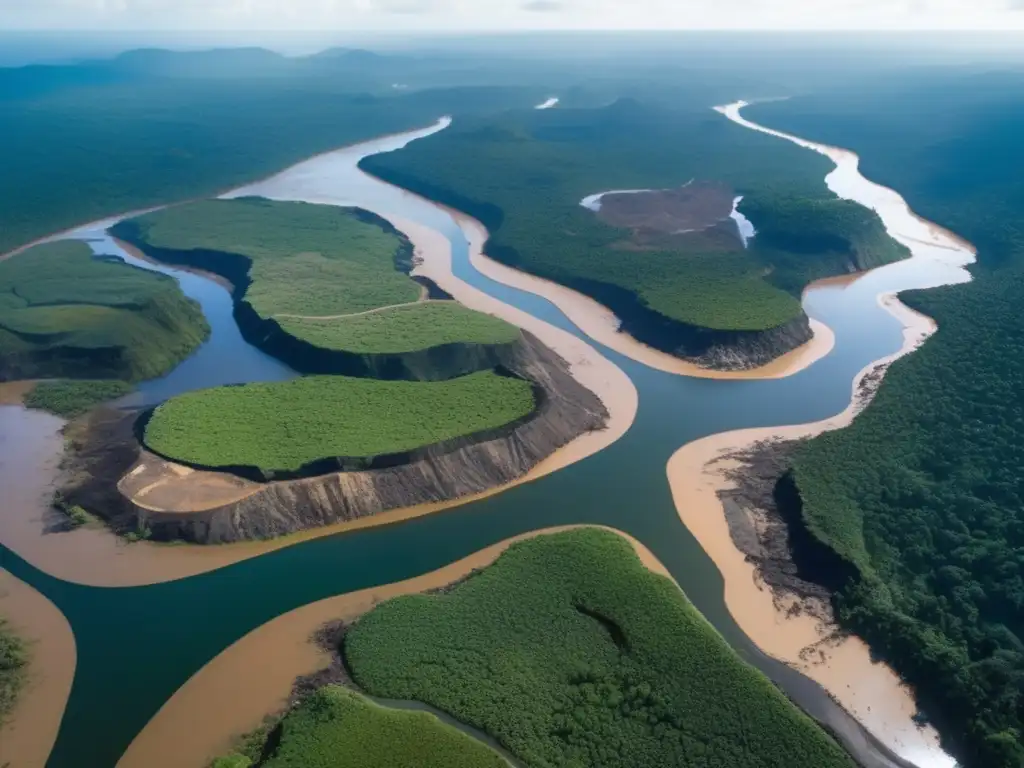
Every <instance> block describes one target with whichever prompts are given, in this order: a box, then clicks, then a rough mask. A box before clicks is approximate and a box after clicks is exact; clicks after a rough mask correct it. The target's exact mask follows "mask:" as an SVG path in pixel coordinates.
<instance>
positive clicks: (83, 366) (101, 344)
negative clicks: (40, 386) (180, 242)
mask: <svg viewBox="0 0 1024 768" xmlns="http://www.w3.org/2000/svg"><path fill="white" fill-rule="evenodd" d="M208 334H209V326H208V325H207V323H206V319H205V318H204V317H203V313H202V311H201V310H200V308H199V306H198V305H197V304H196V303H195V302H194V301H191V300H190V299H187V298H185V296H184V295H183V294H182V293H181V289H180V288H179V287H178V283H177V282H176V281H175V280H174V279H173V278H171V277H168V276H166V275H160V274H157V273H155V272H150V271H148V270H145V269H140V268H138V267H133V266H130V265H127V264H125V263H124V262H122V261H121V260H120V259H117V258H112V257H107V258H105V257H96V256H93V254H92V251H91V250H90V248H89V246H88V245H86V244H85V243H83V242H79V241H65V242H56V243H48V244H45V245H38V246H35V247H33V248H30V249H29V250H27V251H25V252H23V253H20V254H18V255H17V256H14V257H12V258H9V259H6V260H4V261H0V381H9V380H14V379H32V378H60V377H65V378H86V379H97V378H119V379H126V380H131V381H138V380H141V379H147V378H152V377H155V376H159V375H161V374H163V373H165V372H167V371H168V370H170V369H171V368H173V367H174V366H175V365H177V364H178V363H179V362H180V361H181V360H183V359H184V358H186V357H187V356H188V355H189V354H191V352H192V351H193V350H194V349H195V348H196V347H197V346H198V345H199V344H200V343H201V342H202V341H203V340H204V339H205V338H206V336H207V335H208Z"/></svg>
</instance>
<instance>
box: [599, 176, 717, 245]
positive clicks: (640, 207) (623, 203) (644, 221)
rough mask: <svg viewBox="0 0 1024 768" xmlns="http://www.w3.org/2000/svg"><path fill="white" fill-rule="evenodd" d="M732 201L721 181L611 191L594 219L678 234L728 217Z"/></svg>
mask: <svg viewBox="0 0 1024 768" xmlns="http://www.w3.org/2000/svg"><path fill="white" fill-rule="evenodd" d="M735 198H736V195H735V194H734V193H733V191H732V190H731V189H730V188H729V187H728V186H727V185H725V184H722V183H721V182H717V181H692V182H690V183H689V184H687V185H686V186H684V187H679V188H677V189H655V190H651V191H648V192H628V193H623V192H610V193H608V194H606V195H604V196H603V197H602V198H601V207H600V208H599V209H598V210H597V216H598V218H600V219H601V221H603V222H605V223H606V224H610V225H611V226H613V227H625V228H628V229H632V230H634V231H646V232H654V233H661V234H665V235H678V234H682V233H685V232H694V231H698V230H702V229H707V228H708V227H712V226H714V225H715V224H717V223H718V222H720V221H722V220H723V219H727V218H729V214H731V213H732V205H733V200H734V199H735ZM733 239H736V235H735V234H734V235H733Z"/></svg>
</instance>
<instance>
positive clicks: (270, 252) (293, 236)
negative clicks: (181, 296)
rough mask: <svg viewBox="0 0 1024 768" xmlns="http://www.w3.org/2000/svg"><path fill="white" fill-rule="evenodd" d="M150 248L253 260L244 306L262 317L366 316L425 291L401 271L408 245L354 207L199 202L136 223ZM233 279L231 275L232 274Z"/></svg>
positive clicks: (254, 201) (251, 201) (249, 201)
mask: <svg viewBox="0 0 1024 768" xmlns="http://www.w3.org/2000/svg"><path fill="white" fill-rule="evenodd" d="M133 221H134V222H135V223H136V224H137V225H138V226H139V229H140V233H141V235H142V237H143V239H144V240H145V242H146V243H148V244H150V245H152V246H154V247H157V248H168V249H172V250H178V251H190V250H208V251H218V252H221V253H233V254H238V255H241V256H245V257H247V258H248V259H250V260H251V261H252V267H251V268H250V270H249V279H250V280H251V281H252V284H251V285H250V286H249V288H248V290H247V291H246V292H245V300H246V301H248V302H249V303H250V304H251V305H252V307H253V309H255V310H256V312H257V313H259V314H260V315H261V316H262V317H273V316H274V315H278V314H296V315H307V316H322V315H339V314H348V313H351V312H364V311H366V310H369V309H376V308H377V307H384V306H388V305H390V304H404V303H406V302H410V301H415V300H416V299H417V298H418V297H419V295H420V286H419V285H417V284H416V283H415V282H414V281H412V280H411V279H410V278H409V277H408V276H407V275H405V274H403V273H402V272H399V271H398V270H396V269H395V266H394V260H395V254H396V252H397V251H398V250H399V248H401V247H402V239H401V238H400V237H399V236H398V235H396V234H393V233H390V232H386V231H384V229H382V228H381V227H380V226H378V225H377V224H375V223H371V222H368V221H364V220H362V219H360V218H359V217H357V216H356V215H355V214H354V213H353V210H352V209H351V208H338V207H336V206H331V205H312V204H310V203H293V202H272V201H270V200H264V199H257V198H246V199H240V200H201V201H198V202H195V203H187V204H185V205H179V206H174V207H172V208H167V209H165V210H162V211H156V212H154V213H150V214H146V215H144V216H140V217H139V218H136V219H133ZM229 277H230V276H229Z"/></svg>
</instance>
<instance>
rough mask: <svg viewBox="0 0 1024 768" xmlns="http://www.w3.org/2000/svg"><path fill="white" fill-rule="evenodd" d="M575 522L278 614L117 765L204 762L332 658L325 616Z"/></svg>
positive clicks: (188, 687) (429, 584)
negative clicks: (320, 639)
mask: <svg viewBox="0 0 1024 768" xmlns="http://www.w3.org/2000/svg"><path fill="white" fill-rule="evenodd" d="M575 527H579V526H565V527H558V528H548V529H544V530H540V531H532V532H530V533H525V534H522V535H520V536H516V537H514V538H511V539H507V540H505V541H502V542H501V543H499V544H494V545H492V546H490V547H487V548H486V549H482V550H480V551H479V552H476V553H474V554H472V555H470V556H469V557H466V558H463V559H462V560H458V561H456V562H454V563H451V564H450V565H446V566H445V567H444V568H440V569H438V570H436V571H433V572H431V573H427V574H425V575H423V576H417V577H415V578H412V579H407V580H406V581H400V582H397V583H394V584H384V585H381V586H378V587H371V588H369V589H364V590H360V591H358V592H351V593H348V594H345V595H339V596H337V597H330V598H327V599H325V600H320V601H319V602H316V603H310V604H309V605H305V606H303V607H302V608H297V609H295V610H293V611H290V612H288V613H285V614H282V615H281V616H278V617H277V618H276V619H273V620H272V621H269V622H267V623H266V624H264V625H262V626H261V627H258V628H256V629H254V630H253V631H252V632H250V633H249V634H247V635H245V636H244V637H243V638H242V639H240V640H238V641H237V642H235V643H234V644H233V645H231V646H230V647H229V648H227V649H226V650H224V651H223V652H221V653H220V654H219V655H218V656H216V657H215V658H214V659H213V660H211V661H210V662H209V663H207V664H206V666H204V667H203V668H202V669H200V670H199V671H198V672H197V673H196V674H195V675H193V676H192V677H191V678H189V680H188V681H187V682H186V683H185V684H184V685H183V686H182V687H181V688H179V689H178V690H177V692H176V693H175V694H174V695H173V696H172V697H171V698H170V699H168V701H167V702H166V703H165V704H164V706H163V707H161V708H160V710H159V711H158V712H157V713H156V715H154V716H153V718H152V719H151V720H150V721H149V723H148V724H147V725H146V727H145V728H144V729H143V730H142V732H141V733H140V734H139V735H138V736H136V737H135V740H134V741H132V743H131V745H130V746H129V747H128V750H127V752H125V754H124V756H123V757H122V758H121V760H120V761H118V763H117V768H202V767H203V766H205V765H207V763H208V762H209V761H210V760H211V759H212V758H214V757H216V756H217V755H220V754H224V753H227V752H230V751H231V749H232V746H233V744H234V740H235V739H236V738H238V737H239V736H241V735H242V734H245V733H247V732H249V731H251V730H253V729H254V728H256V727H257V726H258V725H259V724H260V723H261V722H262V721H263V719H264V718H265V717H267V716H268V715H271V714H273V713H275V712H279V711H280V710H282V709H283V708H284V707H285V706H287V704H288V701H289V697H290V695H291V692H292V685H293V683H294V682H295V679H296V678H298V677H301V676H304V675H309V674H312V673H314V672H317V671H319V670H321V669H324V668H325V667H327V666H328V665H329V664H330V662H331V660H330V658H329V656H328V654H326V653H325V652H324V651H323V650H322V649H321V648H319V647H318V646H317V644H316V643H314V642H313V639H312V636H313V634H314V633H315V632H316V630H317V629H319V628H320V627H321V626H323V625H324V624H326V623H327V622H330V621H335V620H338V619H344V620H346V621H351V620H353V619H355V618H356V617H358V616H360V615H362V614H363V613H366V612H367V611H369V610H370V609H372V608H373V607H374V606H376V605H377V604H378V603H380V602H382V601H384V600H388V599H390V598H392V597H396V596H398V595H406V594H411V593H414V592H424V591H426V590H430V589H437V588H438V587H443V586H445V585H447V584H451V583H452V582H454V581H457V580H458V579H460V578H462V577H463V576H465V575H467V574H468V573H470V572H471V571H473V570H475V569H478V568H483V567H485V566H487V565H490V564H491V563H493V562H494V561H495V560H496V559H497V558H498V555H500V554H501V553H502V552H504V551H505V550H506V549H508V547H509V546H510V545H512V544H513V543H514V542H516V541H521V540H523V539H526V538H530V537H533V536H539V535H543V534H550V533H558V532H560V531H565V530H570V529H572V528H575ZM606 530H611V529H606ZM614 532H615V533H618V534H619V535H621V536H624V537H625V538H626V539H628V540H629V541H630V543H631V544H632V545H633V547H634V549H635V550H636V552H637V555H639V557H640V559H641V561H642V562H643V563H644V565H645V566H646V567H647V568H648V569H649V570H651V571H653V572H655V573H659V574H661V575H663V576H668V571H667V570H666V569H665V567H664V566H663V565H662V564H661V563H660V562H659V561H658V560H657V558H655V556H654V555H653V554H652V553H651V552H650V551H649V550H648V549H647V548H646V547H644V545H643V544H641V543H640V542H638V541H636V540H635V539H633V538H631V537H629V536H627V535H626V534H623V533H621V532H620V531H614ZM669 578H671V577H669ZM182 734H188V738H182Z"/></svg>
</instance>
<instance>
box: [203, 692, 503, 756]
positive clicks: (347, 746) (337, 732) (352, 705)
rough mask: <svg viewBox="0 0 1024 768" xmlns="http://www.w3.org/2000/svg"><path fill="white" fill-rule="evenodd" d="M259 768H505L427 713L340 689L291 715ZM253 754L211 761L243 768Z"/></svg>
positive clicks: (260, 745)
mask: <svg viewBox="0 0 1024 768" xmlns="http://www.w3.org/2000/svg"><path fill="white" fill-rule="evenodd" d="M279 729H280V731H279V732H280V742H279V743H278V745H277V747H276V748H275V749H274V750H273V752H272V753H271V755H270V757H268V758H267V759H265V760H262V761H259V765H261V766H263V768H299V766H301V768H412V767H413V766H415V768H507V766H508V764H507V763H506V762H505V761H504V760H503V759H502V758H501V757H500V756H499V755H498V754H497V753H496V752H494V751H493V750H491V749H489V748H488V747H486V746H484V745H483V744H481V743H479V742H477V741H475V740H474V739H472V738H470V737H469V736H467V735H465V734H464V733H462V732H460V731H459V730H457V729H455V728H453V727H452V726H450V725H448V724H446V723H442V722H441V721H440V720H439V719H438V718H437V717H435V716H434V715H432V714H428V713H426V712H408V711H404V710H395V709H387V708H385V707H381V706H378V705H377V704H375V703H373V702H372V701H368V700H367V699H365V698H363V697H362V696H360V695H359V694H357V693H354V692H352V691H349V690H347V689H345V688H342V687H340V686H336V685H332V686H327V687H325V688H321V689H320V690H319V691H316V692H315V693H313V694H312V695H311V696H310V697H309V699H307V700H306V701H305V702H303V703H302V704H301V705H300V706H299V707H297V708H296V709H294V710H293V711H292V712H290V713H289V714H288V715H287V716H286V717H285V718H284V720H282V722H281V724H280V726H279ZM253 746H254V747H256V748H255V749H254V750H253V754H252V755H251V756H250V755H244V754H236V755H231V756H229V757H223V758H220V759H219V760H216V761H214V763H213V767H212V768H248V767H249V766H251V765H254V764H255V760H257V759H258V758H259V757H260V752H261V751H262V749H263V747H264V745H263V743H262V740H258V743H256V744H254V745H253Z"/></svg>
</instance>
